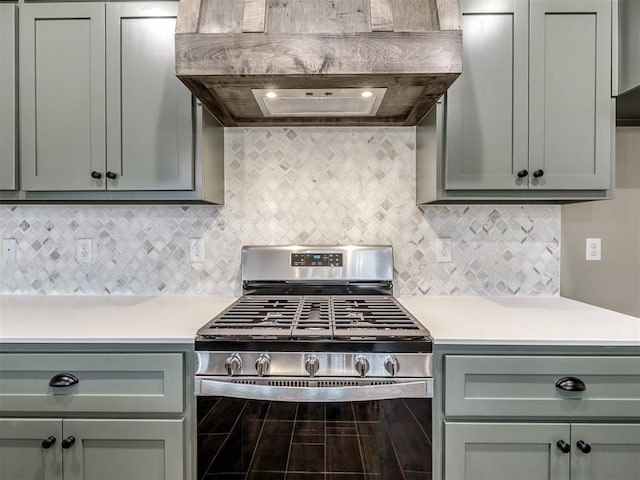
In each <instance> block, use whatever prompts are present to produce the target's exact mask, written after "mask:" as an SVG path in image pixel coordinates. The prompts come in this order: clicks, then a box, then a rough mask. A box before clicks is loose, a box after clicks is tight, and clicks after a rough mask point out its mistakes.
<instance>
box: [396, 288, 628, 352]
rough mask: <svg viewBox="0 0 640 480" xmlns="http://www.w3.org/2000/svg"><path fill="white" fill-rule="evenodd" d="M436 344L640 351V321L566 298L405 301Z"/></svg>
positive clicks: (405, 298)
mask: <svg viewBox="0 0 640 480" xmlns="http://www.w3.org/2000/svg"><path fill="white" fill-rule="evenodd" d="M400 302H401V303H402V304H403V305H404V306H405V307H406V308H407V309H408V310H409V311H410V312H411V313H412V314H413V315H414V316H415V317H416V318H417V319H418V320H419V321H420V322H421V323H422V324H424V325H425V326H426V327H427V328H428V329H429V331H430V332H431V335H432V336H433V338H434V342H435V343H436V344H475V345H575V346H590V345H593V346H640V318H637V317H632V316H629V315H623V314H621V313H617V312H613V311H611V310H606V309H604V308H599V307H594V306H593V305H588V304H586V303H582V302H577V301H575V300H570V299H568V298H563V297H463V296H442V297H440V296H420V297H417V296H416V297H401V298H400Z"/></svg>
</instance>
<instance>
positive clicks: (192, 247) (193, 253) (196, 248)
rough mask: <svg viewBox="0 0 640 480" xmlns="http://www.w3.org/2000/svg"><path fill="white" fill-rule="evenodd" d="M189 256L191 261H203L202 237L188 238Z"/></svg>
mask: <svg viewBox="0 0 640 480" xmlns="http://www.w3.org/2000/svg"><path fill="white" fill-rule="evenodd" d="M189 258H190V259H191V263H202V262H204V260H205V254H204V240H203V239H202V238H192V239H190V240H189Z"/></svg>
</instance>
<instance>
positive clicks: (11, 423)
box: [0, 418, 62, 480]
mask: <svg viewBox="0 0 640 480" xmlns="http://www.w3.org/2000/svg"><path fill="white" fill-rule="evenodd" d="M49 437H54V438H55V443H53V444H52V445H51V446H50V447H49V448H44V447H43V445H42V441H43V440H45V439H48V438H49ZM61 439H62V420H60V419H46V418H38V419H23V418H0V478H2V479H3V480H4V479H6V480H62V449H61V448H60V441H61Z"/></svg>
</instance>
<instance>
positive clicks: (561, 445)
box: [556, 440, 571, 453]
mask: <svg viewBox="0 0 640 480" xmlns="http://www.w3.org/2000/svg"><path fill="white" fill-rule="evenodd" d="M556 445H557V446H558V448H559V449H560V451H561V452H562V453H569V452H570V451H571V445H569V444H568V443H567V442H565V441H564V440H558V441H557V442H556Z"/></svg>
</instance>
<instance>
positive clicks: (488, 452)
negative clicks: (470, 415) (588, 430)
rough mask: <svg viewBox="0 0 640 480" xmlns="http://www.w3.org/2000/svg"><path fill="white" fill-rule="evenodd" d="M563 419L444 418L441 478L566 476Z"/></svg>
mask: <svg viewBox="0 0 640 480" xmlns="http://www.w3.org/2000/svg"><path fill="white" fill-rule="evenodd" d="M569 434H570V429H569V424H567V423H564V424H563V423H558V424H542V423H534V424H528V423H451V422H445V459H444V463H445V465H444V476H445V478H446V479H447V480H569V464H570V460H569V459H570V455H569V454H568V453H562V452H561V451H560V449H559V448H558V447H557V445H556V442H558V441H559V440H563V441H564V442H566V443H569V442H570V437H569Z"/></svg>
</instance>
